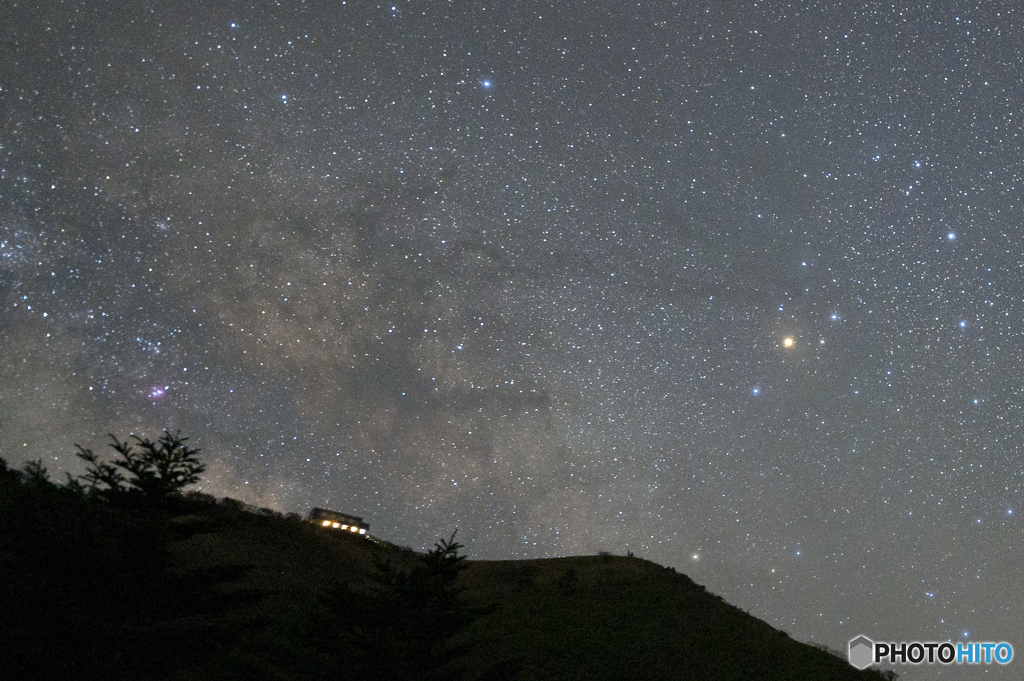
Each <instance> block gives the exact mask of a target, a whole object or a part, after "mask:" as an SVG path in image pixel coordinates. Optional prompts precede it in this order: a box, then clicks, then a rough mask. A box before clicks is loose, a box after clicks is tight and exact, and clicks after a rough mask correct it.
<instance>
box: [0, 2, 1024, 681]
mask: <svg viewBox="0 0 1024 681" xmlns="http://www.w3.org/2000/svg"><path fill="white" fill-rule="evenodd" d="M954 4H960V7H959V8H954V7H953V6H954ZM938 5H939V6H932V7H930V8H927V7H923V6H922V4H920V3H908V4H896V5H892V4H891V3H877V2H868V3H846V2H842V3H840V2H822V3H810V2H808V3H799V2H797V3H793V4H784V3H782V2H770V3H768V2H762V3H753V2H745V3H724V2H703V3H698V2H686V1H681V2H668V1H663V2H640V3H622V2H611V1H608V2H589V3H587V2H573V3H568V2H565V3H559V4H557V5H551V4H549V3H542V2H501V3H496V5H495V6H493V7H492V6H485V4H484V3H470V2H448V3H445V2H440V1H430V2H427V1H426V0H412V1H408V0H400V2H398V3H397V4H394V5H392V4H389V3H384V4H380V5H378V4H371V3H365V2H358V1H357V2H353V1H351V0H350V1H349V2H347V3H345V2H340V0H339V1H337V2H333V1H332V2H316V1H312V0H311V1H308V2H302V3H300V2H281V3H271V2H266V3H259V4H244V3H229V2H221V3H203V4H202V5H201V9H200V5H197V4H195V3H182V2H177V3H157V2H132V3H107V2H99V1H98V0H88V1H84V2H58V1H56V0H54V1H51V2H41V1H37V2H16V3H14V2H5V3H3V7H2V8H0V25H2V26H3V27H4V28H3V30H2V36H3V45H2V48H0V129H2V133H0V134H2V137H0V456H3V457H4V458H6V459H7V460H8V461H9V462H11V463H12V464H15V465H21V464H22V463H23V462H25V461H27V460H30V459H36V458H42V459H43V462H44V464H45V465H46V466H47V467H48V468H49V469H50V471H51V473H52V474H54V475H55V476H63V471H65V470H66V471H70V472H72V473H80V472H81V471H82V468H81V466H80V462H79V461H78V460H77V459H76V458H75V457H74V447H73V443H75V442H79V443H81V444H83V445H85V446H91V447H93V448H94V449H97V450H99V449H101V448H104V444H105V442H106V441H107V440H106V433H108V432H112V433H114V434H116V435H118V436H120V437H122V438H123V437H125V436H127V435H128V434H129V433H136V434H145V435H149V436H151V437H155V436H157V435H159V434H160V432H161V431H162V430H163V429H164V428H168V429H170V430H172V431H175V430H178V429H180V430H181V431H182V434H184V435H187V436H189V437H190V438H191V441H190V444H192V445H194V446H198V447H200V448H202V450H203V451H202V454H201V457H202V458H203V459H204V460H205V461H206V462H207V463H208V469H207V471H206V473H205V475H204V480H203V482H202V484H201V486H200V487H201V489H202V491H204V492H208V493H210V494H214V495H217V496H225V495H227V496H232V497H235V498H239V499H242V500H245V501H247V502H250V503H253V504H257V505H260V506H269V507H272V508H275V509H279V510H282V511H295V512H301V513H305V512H306V511H308V509H309V508H311V507H312V506H323V507H327V508H331V509H334V510H338V511H343V512H348V513H353V514H356V515H360V516H362V517H364V518H365V519H366V520H367V521H368V522H369V523H370V525H371V532H373V533H374V534H376V535H378V536H380V537H383V538H385V539H388V540H390V541H392V542H394V543H397V544H400V545H411V546H413V547H414V548H418V549H419V548H423V547H427V546H430V545H432V543H433V542H434V541H436V540H437V539H438V538H439V537H441V536H447V535H448V534H450V533H451V531H452V530H453V529H455V528H458V530H459V534H458V538H459V539H460V540H461V541H463V542H464V543H465V544H466V545H467V550H468V553H469V555H470V557H471V558H479V559H498V558H518V557H544V556H560V555H575V554H593V553H596V552H598V551H599V550H605V551H610V552H612V553H617V554H620V555H621V554H624V553H625V552H626V551H632V552H634V553H635V554H636V555H637V556H640V557H644V558H649V559H651V560H654V561H657V562H659V563H662V564H665V565H672V566H675V567H676V568H677V569H678V570H680V571H682V572H685V573H686V574H688V575H690V576H692V577H693V578H694V579H695V580H696V581H697V582H700V583H702V584H705V585H706V586H707V587H708V588H709V589H710V590H711V591H713V592H715V593H718V594H720V595H722V596H723V597H724V598H725V599H726V600H727V601H729V602H731V603H733V604H735V605H737V606H739V607H742V608H744V609H746V610H749V611H750V612H751V614H753V615H755V616H757V617H760V618H762V619H764V620H766V621H767V622H769V623H770V624H772V625H774V626H776V627H779V628H781V629H784V630H785V631H787V632H789V633H790V634H791V635H793V636H794V637H795V638H798V639H800V640H805V641H807V640H813V641H817V642H821V643H824V644H827V645H829V646H831V647H834V648H841V649H843V650H844V651H845V646H846V642H847V640H848V639H850V638H852V637H853V636H855V635H857V634H861V633H863V634H866V635H868V636H870V637H872V638H874V639H876V640H897V641H898V640H923V641H928V640H946V639H952V640H953V641H958V640H974V641H1003V640H1005V641H1009V642H1010V643H1012V644H1013V645H1014V646H1015V648H1018V649H1019V650H1020V651H1021V652H1024V638H1021V636H1022V634H1021V631H1022V629H1024V626H1022V625H1024V602H1022V601H1024V590H1022V589H1021V582H1022V578H1024V568H1022V566H1024V537H1022V531H1024V525H1022V523H1021V518H1020V516H1021V515H1024V501H1022V498H1021V492H1022V486H1024V465H1022V437H1024V432H1022V429H1021V421H1022V419H1024V409H1022V406H1024V373H1022V371H1021V367H1022V355H1024V230H1022V226H1021V223H1022V216H1024V211H1022V205H1021V198H1020V192H1021V189H1022V187H1024V165H1022V164H1024V153H1022V148H1024V135H1022V125H1021V123H1020V122H1019V121H1018V119H1020V118H1022V117H1024V114H1022V113H1020V112H1019V107H1020V104H1021V102H1022V101H1024V30H1022V22H1024V17H1022V16H1021V13H1020V10H1019V9H1009V7H1010V3H1005V4H1004V3H994V2H993V3H985V4H984V5H982V6H981V7H974V6H973V3H938ZM106 451H107V452H108V453H110V454H113V452H112V451H110V450H106ZM1016 662H1017V661H1016V660H1015V663H1016ZM1019 664H1020V663H1018V664H1017V666H1019ZM1013 666H1014V665H1012V664H1011V665H1010V667H1013ZM993 667H994V665H993ZM920 671H921V672H927V673H928V675H931V674H932V672H933V671H934V670H926V669H922V670H920ZM961 671H963V672H967V671H970V672H972V673H974V675H976V674H978V673H981V672H982V670H981V669H978V668H972V669H970V670H966V669H965V670H961ZM991 671H992V672H999V671H1002V670H1000V669H992V670H991ZM1005 671H1013V670H1012V669H1009V668H1007V669H1006V670H1005ZM911 674H913V671H911Z"/></svg>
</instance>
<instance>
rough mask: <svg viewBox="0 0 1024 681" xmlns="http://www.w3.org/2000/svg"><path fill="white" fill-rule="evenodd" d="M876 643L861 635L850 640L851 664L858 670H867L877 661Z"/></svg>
mask: <svg viewBox="0 0 1024 681" xmlns="http://www.w3.org/2000/svg"><path fill="white" fill-rule="evenodd" d="M874 653H875V642H874V641H872V640H871V639H870V638H868V637H867V636H865V635H864V634H861V635H860V636H858V637H857V638H854V639H851V640H850V664H851V665H853V666H854V667H856V668H857V669H867V668H868V667H870V666H871V663H872V662H874V661H875V654H874Z"/></svg>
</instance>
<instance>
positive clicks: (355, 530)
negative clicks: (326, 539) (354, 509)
mask: <svg viewBox="0 0 1024 681" xmlns="http://www.w3.org/2000/svg"><path fill="white" fill-rule="evenodd" d="M348 529H350V530H352V531H353V532H358V531H359V528H358V527H356V526H355V525H353V526H352V527H350V528H348Z"/></svg>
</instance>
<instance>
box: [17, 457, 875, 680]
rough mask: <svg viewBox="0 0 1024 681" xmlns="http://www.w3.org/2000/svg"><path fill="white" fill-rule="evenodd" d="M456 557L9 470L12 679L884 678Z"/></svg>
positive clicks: (756, 634) (737, 627) (653, 577)
mask: <svg viewBox="0 0 1024 681" xmlns="http://www.w3.org/2000/svg"><path fill="white" fill-rule="evenodd" d="M459 548H461V547H460V546H459V545H458V544H457V543H456V541H455V539H454V537H453V538H449V539H446V540H442V541H439V542H438V544H437V545H436V546H435V548H434V549H433V550H432V551H430V552H429V553H428V554H420V553H414V552H412V551H410V550H407V549H401V548H399V547H396V546H393V545H391V544H388V543H387V542H382V541H377V540H369V539H366V538H365V537H359V536H357V535H351V534H349V533H345V532H341V531H337V530H329V529H324V528H321V527H318V526H315V525H313V524H310V523H308V522H305V521H303V520H302V519H301V518H300V517H299V516H297V515H294V514H292V515H288V516H284V515H282V514H279V513H275V512H272V511H267V510H261V509H252V508H250V507H247V506H245V505H244V504H242V503H240V502H237V501H233V500H230V499H223V500H215V499H213V498H211V497H208V496H204V495H198V494H191V495H181V494H164V495H161V496H159V497H158V498H154V497H152V495H151V496H147V495H145V494H141V493H132V492H131V491H126V492H124V493H119V494H109V493H108V494H102V493H97V489H96V487H95V486H94V487H93V488H91V489H90V488H87V487H83V486H81V485H79V484H75V483H74V481H70V480H69V481H68V483H67V484H63V485H58V484H54V483H53V482H50V481H49V480H48V478H47V477H46V475H45V472H43V471H41V470H38V469H36V470H27V471H26V472H24V473H23V472H20V471H12V470H9V469H8V468H7V466H6V464H4V463H3V460H2V459H0V574H2V575H4V578H3V579H0V678H3V679H61V680H62V681H66V680H74V679H100V678H102V679H245V680H246V681H254V680H258V679H280V680H287V679H304V680H309V679H313V680H315V679H349V678H351V679H390V680H400V679H412V678H424V679H588V680H592V679H632V680H639V679H681V680H685V679H716V680H719V679H720V680H724V679H736V680H737V681H739V680H743V681H759V680H769V679H780V680H781V679H786V680H794V679H808V680H811V679H813V680H815V681H822V680H825V679H835V680H837V681H838V680H842V679H851V680H853V679H879V678H886V677H883V676H882V675H880V674H879V673H878V672H872V671H866V672H858V671H856V670H854V669H853V668H852V667H850V666H849V665H848V664H847V663H846V661H845V660H844V659H841V658H840V657H837V656H836V655H833V654H830V653H829V652H827V651H824V650H821V649H819V648H816V647H813V646H809V645H805V644H802V643H799V642H797V641H794V640H792V639H791V638H789V637H788V636H787V635H786V634H785V633H783V632H781V631H778V630H776V629H773V628H772V627H770V626H769V625H767V624H765V623H764V622H761V621H760V620H757V619H755V618H753V617H751V616H750V615H748V614H746V613H744V612H742V611H741V610H739V609H737V608H735V607H733V606H731V605H729V604H728V603H725V602H724V601H722V599H721V598H719V597H717V596H714V595H712V594H710V593H708V592H707V591H705V589H704V588H703V587H701V586H700V585H698V584H695V583H694V582H693V581H692V580H690V579H689V578H688V577H686V576H685V575H682V574H679V573H677V572H675V571H674V570H672V569H668V568H664V567H661V566H659V565H656V564H654V563H651V562H648V561H645V560H641V559H638V558H632V557H618V556H607V555H602V556H581V557H573V558H556V559H549V560H524V561H467V560H465V559H464V558H463V557H461V556H459V555H458V549H459Z"/></svg>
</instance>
